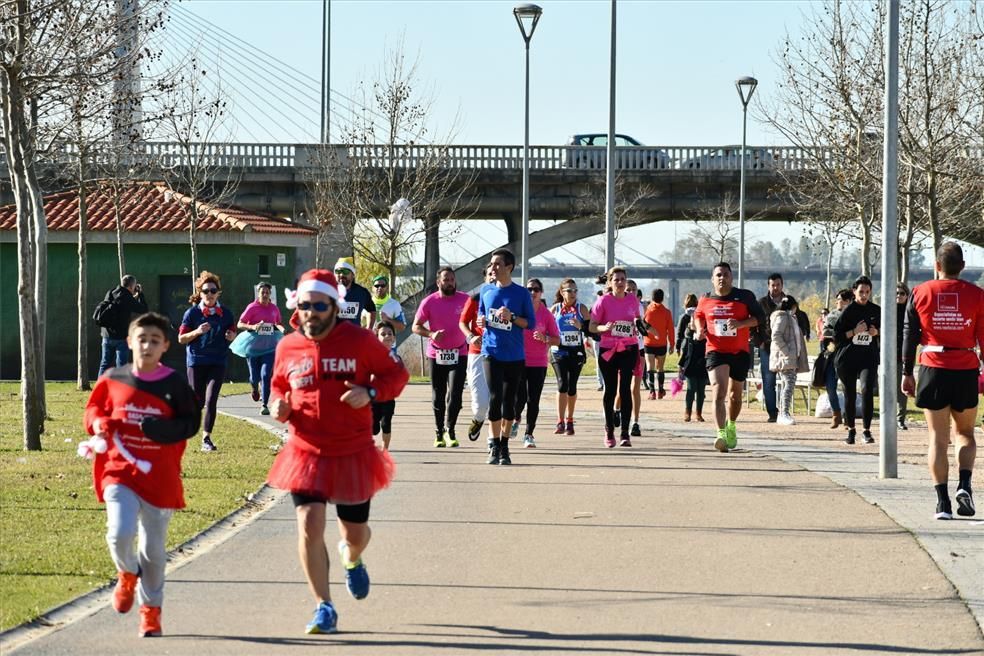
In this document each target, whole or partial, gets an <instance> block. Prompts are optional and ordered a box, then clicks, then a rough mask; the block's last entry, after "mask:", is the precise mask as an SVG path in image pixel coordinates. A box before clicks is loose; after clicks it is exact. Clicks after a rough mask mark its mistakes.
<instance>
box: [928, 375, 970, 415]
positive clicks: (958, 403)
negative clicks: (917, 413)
mask: <svg viewBox="0 0 984 656" xmlns="http://www.w3.org/2000/svg"><path fill="white" fill-rule="evenodd" d="M948 406H949V408H950V409H951V410H956V411H957V412H961V411H963V410H969V409H970V408H976V407H977V370H976V369H943V368H940V367H922V368H920V370H919V383H918V384H917V385H916V407H917V408H923V409H925V410H942V409H943V408H946V407H948Z"/></svg>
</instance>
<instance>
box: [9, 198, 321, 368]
mask: <svg viewBox="0 0 984 656" xmlns="http://www.w3.org/2000/svg"><path fill="white" fill-rule="evenodd" d="M190 204H191V198H189V197H188V196H184V195H182V194H179V193H175V192H172V191H171V190H169V189H168V188H167V187H166V186H164V185H163V184H159V183H151V182H142V183H134V184H132V185H130V186H128V187H126V188H125V189H124V190H123V191H122V192H121V193H120V194H119V198H118V199H114V194H113V193H112V192H111V191H109V190H108V189H107V188H106V187H103V188H98V189H95V190H93V191H92V192H91V193H89V194H88V196H87V208H88V212H87V215H88V219H87V224H88V229H89V231H88V233H87V243H88V247H87V265H88V266H87V299H86V303H85V306H86V307H85V316H84V317H83V319H84V320H85V321H87V322H88V325H89V328H90V330H89V339H88V351H89V352H88V361H89V371H90V376H91V377H94V376H95V374H96V372H97V370H98V366H99V357H100V346H101V337H100V332H99V327H98V326H96V324H95V322H93V321H92V318H91V317H92V311H93V309H94V308H95V306H96V304H98V303H99V301H101V300H102V299H103V297H104V296H105V294H106V292H107V291H109V290H110V289H113V288H115V287H116V286H117V285H119V282H120V281H119V278H120V273H119V260H118V257H117V248H116V209H115V208H116V207H119V213H120V221H121V223H122V228H123V252H124V260H125V262H126V271H125V273H128V274H131V275H134V276H136V277H137V280H138V281H139V282H140V283H141V286H142V288H143V291H144V294H145V296H146V298H147V302H148V305H149V307H150V309H151V310H154V311H157V312H161V313H162V314H165V315H167V316H169V317H170V318H171V321H172V323H173V324H174V325H175V326H177V325H179V324H180V321H181V317H182V316H183V314H184V312H185V310H186V309H187V308H188V297H189V296H190V294H191V288H192V274H191V249H190V246H189V211H188V210H189V207H190ZM44 208H45V217H46V219H47V224H48V295H47V299H48V306H47V307H48V321H47V325H48V330H47V343H46V349H45V350H46V361H45V365H46V377H47V378H49V379H52V380H60V379H74V378H75V377H76V364H75V363H76V359H77V356H76V352H77V350H76V339H77V336H76V333H77V331H76V330H75V329H74V328H73V329H71V330H52V326H54V325H65V322H68V323H70V325H72V326H74V325H75V321H76V320H77V314H78V313H77V311H76V299H77V297H78V229H79V198H78V193H77V192H75V191H63V192H59V193H54V194H51V195H48V196H45V198H44ZM199 215H200V217H201V218H200V219H199V220H198V222H197V226H196V243H197V244H198V266H199V269H206V270H208V271H212V272H213V273H217V274H218V275H219V276H221V278H222V282H223V295H222V300H221V302H222V303H223V304H224V305H226V306H227V307H229V308H231V309H232V310H233V311H234V312H235V313H236V315H237V316H238V315H239V314H240V313H241V312H242V311H243V309H244V308H245V307H246V306H247V305H248V304H249V303H250V302H252V301H253V300H254V298H255V296H254V289H255V285H256V284H258V283H259V282H260V281H265V282H269V283H270V284H271V285H273V287H274V291H275V293H276V296H275V300H276V302H277V304H278V305H279V306H280V309H281V312H282V313H285V314H286V308H285V307H284V291H283V290H284V289H285V288H287V287H290V288H293V287H294V281H295V280H296V279H297V277H298V276H299V275H300V272H301V271H304V270H306V269H308V268H310V267H311V266H312V265H313V259H314V258H313V254H314V251H313V244H314V239H313V238H314V234H315V231H314V230H313V229H312V228H310V227H308V226H305V225H301V224H298V223H295V222H292V221H289V220H287V219H280V218H276V217H273V216H268V215H264V214H259V213H256V212H252V211H249V210H245V209H242V208H238V207H214V206H212V205H210V204H208V203H199ZM16 233H17V226H16V208H15V207H14V206H13V205H7V206H3V207H0V281H2V283H3V285H2V288H0V378H2V379H17V378H19V377H20V330H19V325H18V310H17V234H16ZM286 318H287V317H286V316H285V320H286ZM184 350H185V349H184V347H183V346H180V345H178V343H177V336H176V334H175V335H172V339H171V349H170V350H169V351H168V354H167V356H166V357H165V362H166V363H167V364H168V365H169V366H172V367H175V368H178V369H179V370H183V369H184ZM227 375H228V377H229V378H230V379H235V380H238V379H244V378H245V376H246V367H245V362H244V361H243V360H241V359H240V358H238V357H236V356H235V355H230V356H229V368H228V369H227Z"/></svg>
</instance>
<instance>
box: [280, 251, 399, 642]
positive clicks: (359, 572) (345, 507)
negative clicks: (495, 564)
mask: <svg viewBox="0 0 984 656" xmlns="http://www.w3.org/2000/svg"><path fill="white" fill-rule="evenodd" d="M339 292H340V289H339V286H338V283H337V281H336V280H335V276H334V275H333V274H332V272H331V271H326V270H321V269H313V270H311V271H308V272H307V273H305V274H304V275H303V276H301V280H300V283H299V285H298V288H297V319H298V324H297V326H296V327H297V328H298V330H297V332H294V333H291V334H290V335H287V336H286V337H284V338H283V339H282V340H281V341H280V343H279V344H278V345H277V356H276V364H275V365H274V372H273V380H272V388H273V392H272V397H273V402H272V403H271V404H270V410H271V414H272V415H273V417H274V418H275V419H277V420H278V421H281V422H287V423H288V424H290V437H289V439H288V440H287V442H286V443H285V444H284V448H283V450H281V452H280V453H279V454H278V455H277V459H276V460H275V461H274V463H273V467H272V468H271V469H270V474H269V476H268V477H267V480H268V482H269V483H270V485H272V486H273V487H276V488H279V489H282V490H289V491H290V493H291V497H292V499H293V502H294V506H295V510H296V516H297V528H298V534H299V537H300V555H301V565H302V566H303V567H304V573H305V575H306V576H307V580H308V586H309V587H310V589H311V592H312V593H313V595H314V597H315V599H316V600H317V602H318V606H317V608H316V609H315V612H314V619H313V620H312V621H311V622H310V623H309V624H308V625H307V632H308V633H334V632H335V631H336V630H337V628H336V627H337V622H338V614H337V613H336V612H335V607H334V606H333V605H332V603H331V597H330V595H329V591H328V550H327V548H326V547H325V538H324V532H325V523H326V520H325V515H326V505H327V504H328V503H332V504H334V505H335V509H336V514H337V515H338V529H339V532H340V533H341V537H342V540H341V542H339V544H338V551H339V556H340V560H341V562H342V565H343V566H344V567H345V579H346V587H347V588H348V591H349V593H350V594H351V595H352V596H353V597H355V598H356V599H363V598H365V597H366V595H368V594H369V574H368V572H367V571H366V568H365V565H364V564H363V563H362V558H361V555H362V551H363V550H364V549H365V548H366V545H367V544H368V543H369V536H370V530H369V523H368V522H369V502H370V500H371V499H372V497H373V495H375V493H376V492H378V491H379V490H381V489H383V488H385V487H386V486H387V485H389V483H390V481H391V480H392V478H393V471H394V464H393V460H392V458H390V455H389V453H388V452H386V451H381V450H380V449H379V448H378V447H376V445H375V443H374V442H373V437H372V410H371V408H370V402H371V401H380V402H383V401H390V400H392V399H395V398H396V397H397V396H398V395H399V394H400V392H401V391H402V390H403V387H404V386H405V385H406V383H407V380H409V378H410V374H409V373H408V372H407V370H406V369H405V368H404V367H403V365H402V363H401V362H400V361H399V359H398V358H397V357H396V356H395V355H393V354H391V353H390V350H389V349H388V348H386V346H385V345H383V343H382V342H380V341H379V340H378V339H376V337H375V335H373V333H371V332H369V331H368V330H365V329H364V328H362V327H360V326H359V325H357V324H355V323H352V322H349V321H341V320H340V319H339V316H338V315H339V305H338V303H339V296H340V293H339Z"/></svg>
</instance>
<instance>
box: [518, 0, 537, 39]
mask: <svg viewBox="0 0 984 656" xmlns="http://www.w3.org/2000/svg"><path fill="white" fill-rule="evenodd" d="M541 14H543V9H541V8H540V6H539V5H534V4H529V3H527V4H522V5H516V6H515V7H513V16H515V17H516V24H517V25H519V31H520V33H522V35H523V40H524V41H526V44H527V45H529V43H530V39H532V38H533V32H534V31H535V30H536V24H537V23H539V22H540V15H541Z"/></svg>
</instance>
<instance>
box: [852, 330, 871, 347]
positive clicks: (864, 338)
mask: <svg viewBox="0 0 984 656" xmlns="http://www.w3.org/2000/svg"><path fill="white" fill-rule="evenodd" d="M851 342H852V343H854V344H856V345H857V346H871V335H870V334H868V333H858V334H857V335H855V336H854V337H852V338H851Z"/></svg>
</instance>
